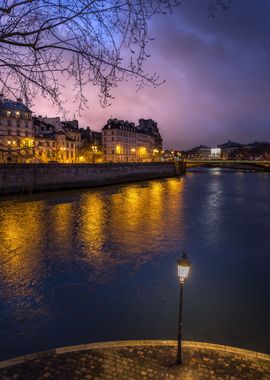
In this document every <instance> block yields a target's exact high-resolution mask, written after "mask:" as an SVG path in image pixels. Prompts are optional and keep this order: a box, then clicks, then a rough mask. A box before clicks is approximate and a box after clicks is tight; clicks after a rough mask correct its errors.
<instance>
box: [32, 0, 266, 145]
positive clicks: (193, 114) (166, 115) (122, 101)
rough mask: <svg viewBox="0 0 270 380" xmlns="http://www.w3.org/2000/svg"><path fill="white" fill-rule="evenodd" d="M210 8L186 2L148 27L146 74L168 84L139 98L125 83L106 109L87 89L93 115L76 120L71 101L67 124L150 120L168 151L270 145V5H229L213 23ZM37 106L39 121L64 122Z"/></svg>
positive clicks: (204, 1)
mask: <svg viewBox="0 0 270 380" xmlns="http://www.w3.org/2000/svg"><path fill="white" fill-rule="evenodd" d="M208 4H209V1H208V0H183V1H182V4H181V5H180V6H179V7H178V8H177V9H175V10H174V12H173V14H172V15H162V16H155V17H154V18H153V19H152V20H151V23H150V35H151V37H153V38H154V41H152V42H151V43H150V45H149V47H148V52H149V54H150V58H149V59H148V61H147V64H146V65H145V70H146V71H148V72H157V73H158V74H159V75H160V77H161V78H162V79H164V80H166V82H165V84H163V85H162V86H159V87H158V88H156V89H155V88H153V87H147V88H144V89H142V90H140V91H139V92H137V91H136V82H135V81H128V82H123V83H121V84H119V86H118V88H116V89H114V90H113V95H114V97H115V99H114V100H113V101H112V104H111V106H109V107H107V108H102V107H101V106H100V104H99V98H98V94H97V91H96V89H95V88H94V87H93V86H92V85H91V84H89V85H88V86H87V88H86V91H85V95H86V97H87V98H88V108H85V109H84V110H83V111H82V112H81V114H80V115H79V113H78V112H76V106H75V105H74V104H73V102H72V101H71V100H69V101H67V103H66V104H65V105H64V106H65V108H66V114H65V117H66V118H67V119H69V118H71V119H73V117H74V115H75V117H76V118H77V119H78V120H79V123H80V126H81V127H87V126H90V128H92V129H94V130H101V128H102V127H103V126H104V125H105V123H106V121H107V120H108V119H109V118H111V117H113V118H118V119H124V120H129V121H131V122H135V123H136V122H137V121H138V119H140V118H152V119H154V120H155V121H157V122H158V126H159V129H160V132H161V135H162V137H163V142H164V144H163V145H164V148H173V149H189V148H192V147H194V146H197V145H200V144H203V145H208V146H211V147H215V146H216V145H217V144H221V143H224V142H226V141H228V140H232V141H237V142H242V143H248V142H251V141H270V38H269V37H270V23H269V15H270V1H269V0H257V1H254V0H232V4H231V7H230V10H229V11H227V12H221V11H219V12H218V13H217V15H216V17H215V18H209V17H208ZM69 91H71V89H69V88H66V89H65V90H64V91H63V92H64V93H66V94H67V96H68V94H69ZM71 97H72V96H70V97H69V96H68V98H71ZM34 103H35V104H34V106H33V107H32V110H33V112H34V113H36V114H42V115H43V116H45V115H47V116H57V115H59V112H58V109H57V108H53V107H52V105H51V104H50V103H48V102H47V101H45V100H44V99H41V98H37V99H36V101H35V102H34ZM41 111H42V112H41Z"/></svg>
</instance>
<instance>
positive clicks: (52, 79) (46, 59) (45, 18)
mask: <svg viewBox="0 0 270 380" xmlns="http://www.w3.org/2000/svg"><path fill="white" fill-rule="evenodd" d="M179 3H180V2H179V1H178V0H2V1H1V2H0V84H1V87H2V89H1V87H0V90H2V92H8V93H11V94H13V96H15V97H22V98H24V99H25V100H26V101H27V100H31V99H32V98H33V97H34V96H35V95H36V94H37V92H38V91H40V92H41V93H42V95H43V96H44V97H47V98H49V99H50V100H52V101H53V102H54V103H56V104H58V105H60V104H61V87H62V86H63V83H64V82H65V81H72V83H73V84H74V101H76V102H78V105H79V108H83V106H84V104H85V103H86V98H85V96H84V92H83V89H84V87H85V85H86V84H87V83H88V82H92V83H93V84H94V85H96V86H98V87H99V90H100V91H99V93H100V101H101V104H102V105H103V106H105V105H108V104H109V103H110V97H111V90H112V88H113V87H115V86H117V84H118V82H119V81H122V80H126V79H128V78H130V77H133V78H136V79H137V85H138V86H139V88H140V87H142V86H144V85H145V84H152V85H154V86H157V85H159V84H160V83H161V80H160V78H159V77H158V75H157V74H156V73H151V74H147V73H145V72H144V70H143V64H144V61H145V60H146V59H147V57H148V54H147V49H146V48H147V43H148V42H149V40H150V37H149V35H148V21H149V19H150V18H151V16H153V15H154V14H160V13H168V12H171V11H172V10H173V8H174V7H176V6H177V5H179ZM226 3H227V1H223V0H218V1H211V3H210V7H209V12H210V13H211V14H213V12H215V10H216V7H218V6H221V7H223V6H225V4H226ZM123 49H124V51H125V54H124V57H125V59H123V57H122V54H123V53H122V51H123ZM127 56H128V58H127Z"/></svg>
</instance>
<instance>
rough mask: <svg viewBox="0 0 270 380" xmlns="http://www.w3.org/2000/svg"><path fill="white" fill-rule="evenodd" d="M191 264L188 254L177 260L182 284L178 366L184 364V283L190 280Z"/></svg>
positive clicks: (184, 253)
mask: <svg viewBox="0 0 270 380" xmlns="http://www.w3.org/2000/svg"><path fill="white" fill-rule="evenodd" d="M190 266H191V263H190V261H189V259H188V257H187V253H186V252H183V255H182V258H181V259H180V260H177V273H178V279H179V284H180V292H179V296H180V298H179V314H178V335H177V343H178V344H177V358H176V364H182V316H183V290H184V282H185V280H186V279H187V278H188V274H189V269H190Z"/></svg>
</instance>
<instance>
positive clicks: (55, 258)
mask: <svg viewBox="0 0 270 380" xmlns="http://www.w3.org/2000/svg"><path fill="white" fill-rule="evenodd" d="M269 185H270V176H269V175H268V174H258V173H246V174H243V173H223V172H221V171H220V170H218V171H215V170H210V171H207V172H199V173H195V172H194V173H188V175H187V176H186V177H185V178H182V179H167V180H161V181H150V182H144V183H135V184H129V185H123V186H112V187H106V188H102V189H91V190H89V191H67V192H61V193H51V194H40V195H35V196H32V197H19V198H17V199H14V198H13V199H4V200H3V202H2V203H0V206H1V208H0V221H1V222H0V237H1V241H0V244H1V253H0V261H1V268H0V285H1V295H0V341H1V349H0V354H1V357H2V358H5V357H10V356H15V355H19V354H22V353H26V352H32V351H37V350H44V349H48V348H51V347H57V346H62V345H69V344H79V343H84V342H88V341H98V340H112V339H136V338H174V336H175V330H176V317H177V297H178V295H177V291H178V289H177V279H176V274H175V260H176V258H177V257H178V255H179V254H180V252H181V250H183V249H187V250H189V251H190V253H191V255H192V261H193V268H192V276H191V278H190V279H189V283H188V284H187V286H186V289H185V294H186V300H185V313H186V314H185V337H186V338H187V339H194V340H204V341H213V342H217V343H227V344H235V345H238V346H243V347H250V348H254V349H259V350H262V351H267V350H269V349H270V348H269V342H268V338H269V337H268V338H267V329H268V324H267V322H266V321H267V320H268V319H269V317H270V315H269V305H268V301H267V299H269V285H268V281H266V278H267V276H268V275H269V269H266V265H268V267H267V268H269V255H268V253H267V254H266V251H267V249H268V251H269V236H270V235H269V226H270V202H269V200H270V199H269ZM268 251H267V252H268ZM267 291H268V298H267ZM263 294H265V297H264V296H263ZM267 318H268V319H267ZM243 319H244V320H243ZM251 328H252V329H253V330H252V331H253V332H251V331H250V329H251Z"/></svg>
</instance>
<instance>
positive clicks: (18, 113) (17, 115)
mask: <svg viewBox="0 0 270 380" xmlns="http://www.w3.org/2000/svg"><path fill="white" fill-rule="evenodd" d="M19 117H20V112H19V111H16V118H17V119H18V118H19Z"/></svg>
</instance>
